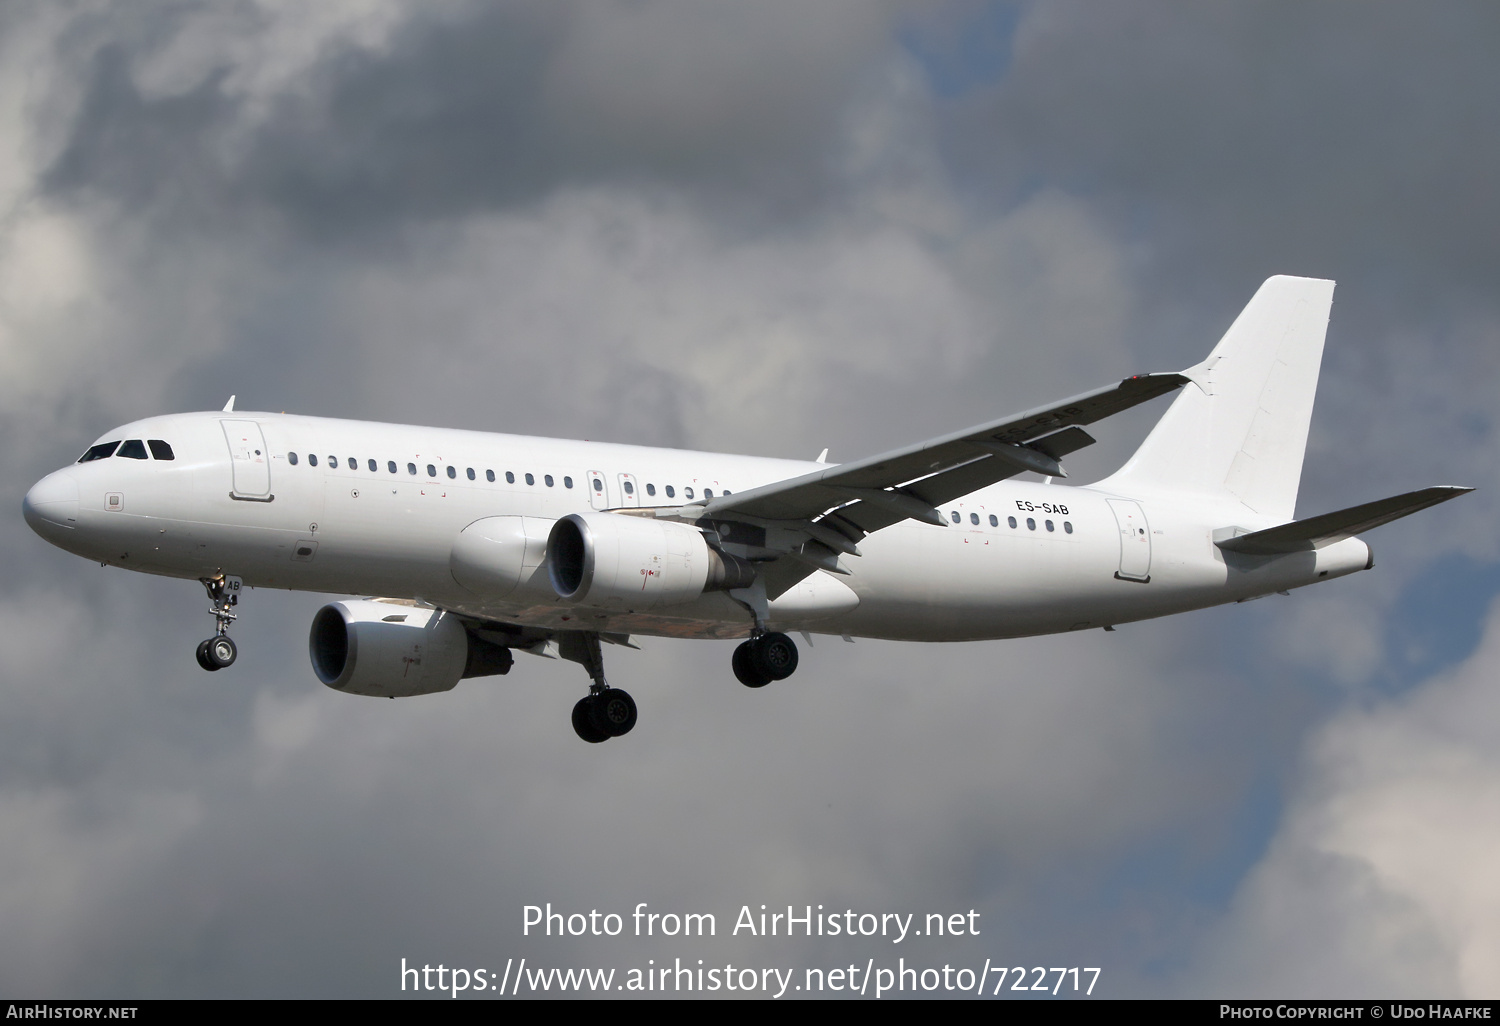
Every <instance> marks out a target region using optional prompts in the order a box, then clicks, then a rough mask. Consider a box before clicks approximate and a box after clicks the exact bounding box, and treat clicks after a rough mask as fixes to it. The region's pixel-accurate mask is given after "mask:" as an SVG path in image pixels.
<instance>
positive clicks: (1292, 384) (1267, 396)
mask: <svg viewBox="0 0 1500 1026" xmlns="http://www.w3.org/2000/svg"><path fill="white" fill-rule="evenodd" d="M1332 305H1333V282H1331V281H1324V280H1322V279H1319V278H1289V277H1286V276H1277V277H1275V278H1270V279H1268V280H1267V281H1266V283H1265V284H1264V285H1262V286H1261V287H1260V290H1259V291H1258V292H1256V293H1255V297H1254V298H1253V299H1251V300H1250V305H1249V306H1247V307H1245V309H1244V311H1242V312H1241V313H1240V315H1239V317H1237V318H1235V321H1234V323H1233V324H1232V325H1230V327H1229V331H1228V332H1227V333H1226V334H1225V335H1224V338H1223V339H1222V340H1220V342H1219V344H1218V345H1217V346H1215V347H1214V351H1213V352H1212V353H1210V354H1209V356H1208V359H1206V360H1204V361H1203V362H1202V363H1200V364H1199V365H1198V366H1196V367H1191V368H1189V369H1187V370H1185V371H1183V372H1182V373H1183V374H1184V375H1185V376H1187V377H1188V378H1191V379H1192V382H1193V384H1190V385H1188V386H1186V387H1185V388H1184V389H1183V391H1182V393H1181V394H1180V395H1179V396H1178V397H1177V399H1176V401H1174V402H1173V403H1172V405H1171V407H1170V408H1168V410H1167V412H1166V415H1165V416H1164V417H1162V419H1161V421H1160V422H1159V423H1158V424H1157V425H1156V427H1155V428H1154V429H1153V430H1152V432H1151V434H1150V435H1149V436H1147V438H1146V440H1145V442H1143V443H1142V444H1141V447H1140V448H1139V449H1137V450H1136V453H1135V455H1134V456H1132V457H1131V458H1130V461H1129V462H1128V463H1126V464H1125V466H1124V467H1122V468H1121V469H1120V470H1119V471H1118V472H1117V473H1116V474H1114V475H1113V476H1112V477H1110V478H1109V479H1108V481H1107V483H1106V482H1100V486H1101V487H1105V488H1112V489H1117V490H1119V491H1121V492H1124V493H1126V494H1130V493H1132V492H1157V491H1176V492H1196V493H1199V494H1203V495H1206V496H1213V497H1222V498H1227V499H1232V500H1236V501H1238V502H1240V503H1242V504H1243V505H1244V506H1245V507H1246V508H1247V509H1249V510H1251V511H1252V512H1254V513H1258V514H1260V515H1261V516H1264V517H1273V518H1276V519H1278V520H1283V521H1285V520H1291V519H1292V517H1293V515H1294V513H1293V511H1294V509H1295V507H1296V504H1297V485H1298V483H1299V481H1300V480H1301V477H1302V456H1303V453H1304V452H1305V450H1306V448H1307V427H1308V424H1309V422H1310V421H1311V420H1312V408H1313V397H1314V394H1315V393H1316V392H1317V388H1318V368H1319V367H1320V365H1321V364H1322V361H1323V336H1324V334H1325V333H1326V332H1327V330H1328V311H1329V308H1330V307H1331V306H1332Z"/></svg>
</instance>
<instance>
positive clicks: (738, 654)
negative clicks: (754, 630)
mask: <svg viewBox="0 0 1500 1026" xmlns="http://www.w3.org/2000/svg"><path fill="white" fill-rule="evenodd" d="M754 645H755V642H753V641H747V642H745V643H743V644H742V645H740V646H739V647H738V648H736V649H735V650H734V659H733V660H731V662H730V665H731V666H733V667H734V675H735V676H736V677H737V678H739V682H740V683H741V684H743V685H745V687H747V688H763V687H765V686H766V685H767V684H769V683H771V678H770V677H768V676H766V675H765V674H763V673H761V672H760V670H759V669H758V668H757V666H756V662H755V656H754V654H753V653H752V649H753V647H754Z"/></svg>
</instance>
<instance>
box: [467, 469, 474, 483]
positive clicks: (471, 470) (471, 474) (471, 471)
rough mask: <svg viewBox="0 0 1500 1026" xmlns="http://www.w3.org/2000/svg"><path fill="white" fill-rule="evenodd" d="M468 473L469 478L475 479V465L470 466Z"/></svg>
mask: <svg viewBox="0 0 1500 1026" xmlns="http://www.w3.org/2000/svg"><path fill="white" fill-rule="evenodd" d="M468 474H469V480H470V481H472V480H474V468H473V467H470V468H469V470H468Z"/></svg>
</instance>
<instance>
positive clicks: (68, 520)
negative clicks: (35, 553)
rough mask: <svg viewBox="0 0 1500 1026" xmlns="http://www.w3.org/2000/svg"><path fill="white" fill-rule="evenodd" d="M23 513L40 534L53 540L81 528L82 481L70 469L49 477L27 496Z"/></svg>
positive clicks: (36, 485)
mask: <svg viewBox="0 0 1500 1026" xmlns="http://www.w3.org/2000/svg"><path fill="white" fill-rule="evenodd" d="M21 512H22V513H24V514H25V516H26V522H27V523H28V524H30V525H31V529H32V530H33V531H35V532H36V533H37V534H39V535H41V536H42V537H43V538H46V539H47V540H48V541H53V540H54V539H56V538H58V537H59V536H65V535H66V534H67V533H68V532H71V531H72V530H73V529H74V528H75V527H77V526H78V482H77V481H76V480H74V478H73V475H72V474H71V473H69V472H68V471H66V470H59V471H57V472H56V473H52V474H48V475H47V476H46V477H44V478H42V479H41V480H40V481H38V482H37V483H36V484H34V485H32V486H31V491H29V492H27V493H26V498H25V499H23V500H22V501H21Z"/></svg>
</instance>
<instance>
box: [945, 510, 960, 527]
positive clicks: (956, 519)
mask: <svg viewBox="0 0 1500 1026" xmlns="http://www.w3.org/2000/svg"><path fill="white" fill-rule="evenodd" d="M948 515H949V516H950V517H952V518H953V522H954V523H955V524H957V523H960V522H962V520H963V518H962V517H960V516H959V515H958V510H954V511H953V512H952V513H950V514H948Z"/></svg>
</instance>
